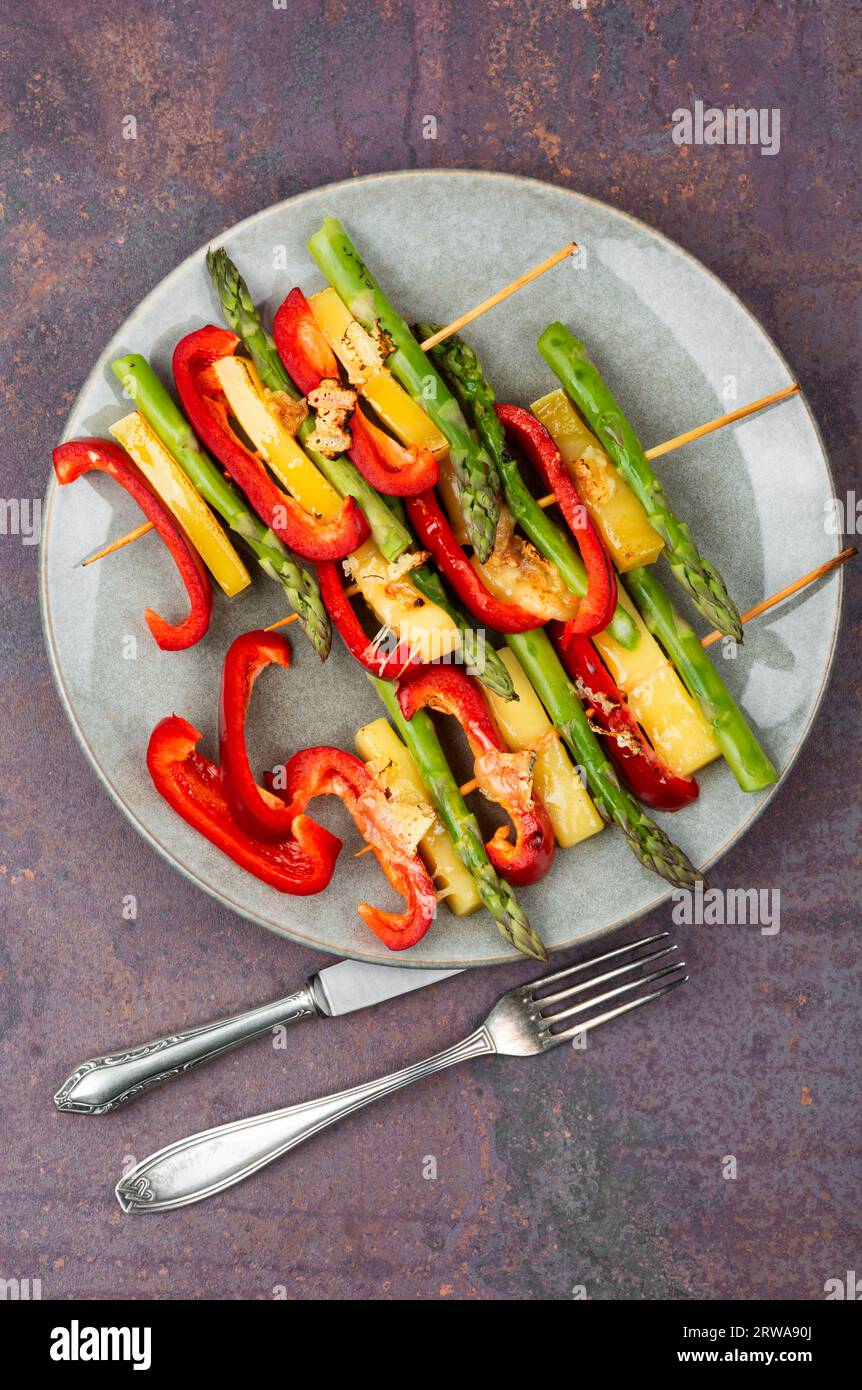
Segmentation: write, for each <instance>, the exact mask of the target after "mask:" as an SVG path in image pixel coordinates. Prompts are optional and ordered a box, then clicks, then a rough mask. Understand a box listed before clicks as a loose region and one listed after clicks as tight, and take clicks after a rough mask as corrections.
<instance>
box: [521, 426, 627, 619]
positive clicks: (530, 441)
mask: <svg viewBox="0 0 862 1390" xmlns="http://www.w3.org/2000/svg"><path fill="white" fill-rule="evenodd" d="M494 410H495V411H496V413H497V419H498V420H499V421H500V424H501V425H502V426H503V429H504V430H505V431H506V439H507V441H508V443H509V446H510V447H511V448H512V449H513V450H514V451H516V452H519V453H521V454H523V455H524V456H525V458H526V459H527V460H528V461H529V462H530V463H531V464H532V465H533V467H534V468H535V470H536V472H537V473H538V474H539V477H540V478H541V479H542V482H543V483H544V484H545V487H546V488H547V489H548V491H549V492H553V493H554V495H555V497H556V499H557V505H558V506H559V508H560V511H561V512H562V513H563V516H564V517H565V519H566V522H567V523H568V527H569V530H570V531H571V533H572V535H573V536H574V538H575V540H576V541H577V543H578V549H579V551H580V552H581V559H582V560H583V562H584V566H585V568H586V571H587V592H586V594H585V595H584V597H583V598H582V599H581V602H580V606H579V608H578V613H577V617H575V618H571V619H570V620H569V622H568V623H566V636H565V639H564V640H565V641H566V642H568V640H569V638H571V637H576V636H583V637H590V636H592V634H593V633H595V632H603V631H604V629H605V628H606V627H607V625H608V623H609V622H610V620H611V618H612V617H613V615H614V610H615V608H616V606H617V579H616V574H615V573H614V567H613V565H612V564H611V561H610V559H609V557H608V554H607V551H606V550H605V547H604V543H603V541H602V538H601V536H600V535H599V532H598V530H597V529H596V527H595V525H594V524H593V521H592V519H591V517H590V515H589V512H588V511H587V509H586V507H585V506H584V504H583V502H582V501H581V499H580V496H579V494H578V490H577V488H576V487H575V485H574V483H573V482H572V477H571V474H570V473H569V470H568V468H567V467H566V465H565V464H564V463H563V460H562V457H561V455H560V451H559V449H558V448H557V446H556V444H555V443H554V441H553V439H552V438H551V436H550V435H549V433H548V431H547V430H546V429H545V426H544V425H543V424H542V422H541V420H537V419H536V417H535V415H531V414H530V412H529V410H523V409H522V408H521V406H519V405H495V406H494Z"/></svg>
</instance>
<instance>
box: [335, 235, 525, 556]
mask: <svg viewBox="0 0 862 1390" xmlns="http://www.w3.org/2000/svg"><path fill="white" fill-rule="evenodd" d="M308 249H309V251H310V252H311V255H312V257H313V258H314V260H315V262H316V263H317V266H318V268H319V269H320V270H321V272H322V273H323V275H324V276H325V277H326V279H327V280H328V281H329V283H330V284H331V285H332V286H333V288H334V289H335V290H336V291H337V292H338V294H339V295H340V297H341V299H342V300H343V301H344V303H345V304H346V305H347V307H348V309H349V310H350V312H351V314H352V315H353V316H354V318H356V319H358V320H359V322H360V323H361V324H362V326H363V327H364V328H365V329H366V330H367V331H368V332H370V333H371V334H372V336H373V335H374V334H375V333H376V334H378V336H379V335H381V334H382V335H385V337H386V338H387V339H388V340H389V341H390V342H391V344H392V346H393V351H392V352H391V353H390V354H389V355H388V356H387V359H386V365H387V367H388V368H389V370H390V371H391V372H392V373H393V375H394V376H395V377H397V379H398V380H399V381H400V382H401V385H402V386H403V387H404V388H405V390H406V391H407V392H408V393H409V394H410V395H411V396H412V397H413V399H414V400H416V401H418V403H419V404H420V405H422V406H424V408H425V409H426V410H427V412H428V414H429V415H430V416H431V419H432V420H433V421H434V424H435V425H436V426H437V427H438V429H440V430H441V431H442V432H443V434H444V435H445V436H446V438H447V439H448V441H449V458H450V460H451V463H452V467H453V470H454V472H455V475H456V477H457V479H458V489H459V500H460V505H461V508H462V511H463V514H464V521H465V523H466V526H467V533H468V535H469V538H470V542H471V544H472V546H473V549H474V550H475V551H476V554H477V556H478V557H479V560H480V561H482V562H483V563H484V561H485V560H487V559H488V557H489V555H490V554H491V551H492V550H493V548H494V537H495V534H496V530H497V520H498V517H499V511H500V509H499V503H498V501H497V478H496V476H495V474H496V470H495V468H494V465H493V462H492V460H491V459H490V458H489V456H488V453H487V451H486V450H485V449H484V447H483V446H482V445H480V444H479V442H478V440H477V439H476V437H475V435H474V434H473V433H472V431H471V430H470V429H469V427H468V425H467V422H466V420H465V419H464V416H463V414H462V413H461V409H460V407H459V405H458V402H457V401H456V400H455V398H454V396H453V395H452V393H451V391H450V390H449V388H448V387H447V386H446V385H445V383H444V382H443V381H442V380H441V378H440V376H439V375H438V373H437V372H436V371H435V370H434V367H433V364H432V363H430V362H429V361H428V359H427V358H426V356H425V354H424V353H423V351H422V349H421V347H420V346H419V344H418V343H417V341H416V339H415V338H414V337H413V334H412V333H411V332H410V329H409V327H408V326H407V324H406V323H405V321H404V319H403V318H402V317H401V315H400V314H399V313H398V312H397V310H396V309H395V308H394V307H393V306H392V304H390V302H389V300H388V299H387V298H386V295H385V294H384V293H383V290H382V289H381V287H380V285H379V284H378V283H377V281H376V280H375V279H374V276H373V275H372V274H371V272H370V270H369V269H368V267H367V266H366V265H365V263H364V261H363V260H362V258H361V257H360V255H359V252H358V251H357V249H356V247H355V246H354V245H353V243H352V241H351V240H350V238H349V236H348V235H347V233H346V231H345V230H344V228H343V227H342V225H341V223H340V222H339V221H338V220H337V219H336V218H334V217H327V218H326V219H325V221H324V223H323V226H322V227H321V228H320V229H319V231H317V232H315V234H314V236H313V237H311V239H310V241H309V243H308Z"/></svg>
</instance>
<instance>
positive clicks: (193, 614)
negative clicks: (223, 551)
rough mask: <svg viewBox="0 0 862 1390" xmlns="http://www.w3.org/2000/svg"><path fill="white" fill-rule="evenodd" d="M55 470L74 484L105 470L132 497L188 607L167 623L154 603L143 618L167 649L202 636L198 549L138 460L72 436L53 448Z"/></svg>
mask: <svg viewBox="0 0 862 1390" xmlns="http://www.w3.org/2000/svg"><path fill="white" fill-rule="evenodd" d="M52 457H53V460H54V472H55V473H56V475H57V479H58V481H59V482H61V483H73V482H74V481H75V479H76V478H80V476H81V474H82V473H89V472H91V471H92V470H94V469H95V470H98V471H99V472H101V473H109V474H110V476H111V477H112V478H114V479H115V480H116V482H118V483H119V484H120V486H121V487H124V488H125V489H126V492H127V493H128V494H129V496H130V497H132V498H134V500H135V501H136V502H137V504H138V506H139V507H140V509H141V511H142V512H143V513H144V515H145V516H146V517H148V518H149V520H150V521H151V522H152V523H153V525H154V526H155V528H156V530H157V531H158V533H159V535H160V536H161V538H162V540H163V541H164V543H165V545H166V546H167V548H168V550H169V551H170V552H171V555H172V556H173V559H174V563H175V564H176V567H177V569H178V570H179V572H180V578H181V579H182V581H183V583H184V584H185V586H186V592H187V593H188V596H189V603H190V604H191V611H190V613H189V616H188V617H187V618H185V619H184V620H183V622H181V623H169V622H166V621H165V619H164V618H162V617H160V616H159V614H158V613H156V612H154V611H153V609H152V608H148V609H147V610H146V611H145V613H144V617H145V619H146V622H147V627H148V628H149V629H150V632H151V633H152V634H153V637H154V638H155V639H156V642H157V644H158V645H159V646H160V647H161V649H162V651H165V652H179V651H185V650H186V648H187V647H193V646H194V645H195V643H196V642H199V641H200V640H201V638H202V637H203V636H204V634H205V632H206V631H207V628H208V627H209V625H210V617H211V616H212V606H213V594H212V587H211V585H210V582H209V579H208V577H207V572H206V570H205V569H204V565H203V561H202V560H201V558H200V556H199V555H198V553H197V551H196V550H195V549H194V547H193V546H192V545H191V543H190V542H189V541H188V540H187V539H186V536H185V533H184V532H183V531H182V530H181V529H180V527H179V526H178V525H177V523H176V521H175V520H174V518H173V517H172V516H171V514H170V512H169V511H168V509H167V507H165V505H164V503H163V502H162V501H161V499H160V498H158V497H157V496H156V495H155V493H154V492H151V491H150V489H149V487H148V486H147V483H146V482H145V480H144V476H143V474H142V473H141V471H140V470H139V468H138V467H137V465H136V464H134V463H133V462H132V460H131V459H130V458H129V457H128V455H127V454H126V453H125V452H124V451H123V450H122V449H121V448H120V446H119V445H118V444H115V443H113V441H109V440H106V439H73V440H70V441H69V443H68V444H60V445H58V447H57V448H56V449H55V450H54V452H53V455H52Z"/></svg>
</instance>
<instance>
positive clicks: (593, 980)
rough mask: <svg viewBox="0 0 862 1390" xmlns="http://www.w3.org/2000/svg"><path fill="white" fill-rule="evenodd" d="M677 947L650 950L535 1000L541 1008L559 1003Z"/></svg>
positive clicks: (664, 954) (635, 968)
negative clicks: (645, 953)
mask: <svg viewBox="0 0 862 1390" xmlns="http://www.w3.org/2000/svg"><path fill="white" fill-rule="evenodd" d="M677 949H678V947H677V944H676V942H673V944H672V945H670V946H663V947H662V948H661V950H660V951H650V952H649V954H648V955H645V956H636V957H635V959H634V960H629V961H626V963H625V965H618V966H616V967H615V969H613V970H606V971H605V972H604V974H603V975H591V976H590V978H589V979H588V980H582V981H581V982H580V984H577V985H569V988H568V989H561V990H560V991H559V993H558V994H543V995H542V996H541V998H539V999H536V1000H535V1001H534V1002H535V1003H536V1004H538V1006H539V1008H540V1009H544V1007H545V1005H546V1004H557V1003H559V1001H560V1000H561V999H570V998H571V996H572V995H573V994H581V993H582V992H583V991H584V990H585V989H592V987H593V985H603V984H604V983H605V980H612V979H613V978H614V976H616V975H624V974H625V973H626V971H627V970H637V968H638V966H639V965H647V964H648V963H649V961H651V960H658V959H659V957H660V956H668V955H670V954H671V952H672V951H676V950H677Z"/></svg>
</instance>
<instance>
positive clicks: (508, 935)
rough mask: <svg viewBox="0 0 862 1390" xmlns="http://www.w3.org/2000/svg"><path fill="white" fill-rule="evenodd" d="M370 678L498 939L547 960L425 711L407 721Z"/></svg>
mask: <svg viewBox="0 0 862 1390" xmlns="http://www.w3.org/2000/svg"><path fill="white" fill-rule="evenodd" d="M369 679H370V680H371V683H372V685H373V686H374V687H375V689H376V691H377V693H378V695H379V696H380V698H381V700H382V701H383V703H384V705H385V706H386V709H387V712H388V714H389V716H390V718H391V719H392V722H393V724H394V725H395V727H396V729H397V730H398V733H399V734H400V736H401V738H402V739H403V740H404V742H405V743H406V744H407V747H408V748H409V749H410V752H411V753H412V754H413V759H414V761H415V763H416V766H417V767H418V769H419V774H420V776H421V778H422V781H423V782H424V783H425V788H426V790H427V792H428V795H429V796H430V798H431V800H432V801H433V803H434V805H435V807H436V808H437V813H438V815H439V816H440V819H441V820H442V822H443V824H444V825H445V827H446V829H447V830H448V831H449V834H450V836H451V837H452V843H453V844H454V846H455V850H456V853H457V854H458V857H459V859H460V860H461V862H462V863H463V864H464V865H465V867H466V868H467V869H469V871H470V873H471V874H472V875H473V878H474V879H475V882H476V888H477V889H478V892H479V897H480V898H481V899H482V902H483V903H484V905H485V907H487V909H488V911H489V912H490V914H491V916H492V917H493V918H494V921H495V922H496V923H497V929H498V931H499V933H500V935H501V936H502V937H503V938H504V940H506V941H508V942H510V943H511V945H513V946H514V947H515V949H516V950H517V951H521V952H522V953H523V954H524V955H525V956H533V957H534V958H535V959H536V960H547V959H548V953H547V951H546V950H545V947H544V945H543V944H542V941H541V938H540V937H539V936H537V934H536V932H535V931H534V930H533V928H532V927H531V926H530V924H529V922H528V921H527V919H526V917H525V916H524V913H523V911H522V909H521V907H520V905H519V903H518V900H517V898H516V897H515V894H514V891H513V889H512V888H511V887H510V886H509V884H508V883H506V881H505V880H504V879H501V878H499V877H498V875H497V872H496V870H495V868H494V866H493V864H492V863H491V861H490V859H489V858H488V853H487V851H486V849H485V845H484V842H483V840H482V832H481V831H480V829H479V822H478V821H477V820H476V817H475V816H474V815H473V814H472V812H471V811H470V810H468V808H467V804H466V802H465V801H464V798H463V796H462V795H461V792H460V790H459V787H458V783H457V782H456V781H455V778H454V777H453V776H452V770H451V768H450V767H449V764H448V763H447V761H446V758H445V755H444V753H443V749H442V748H441V747H440V740H439V739H438V737H437V734H436V732H435V729H434V725H433V724H432V722H431V719H430V718H429V716H428V715H427V714H426V712H425V710H419V711H418V713H416V714H414V716H413V718H412V719H405V718H404V716H403V714H402V713H401V710H400V708H399V706H398V699H397V697H396V694H395V687H394V686H393V685H392V684H391V683H390V682H389V681H381V680H378V679H377V678H376V677H374V676H371V677H370V678H369Z"/></svg>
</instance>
